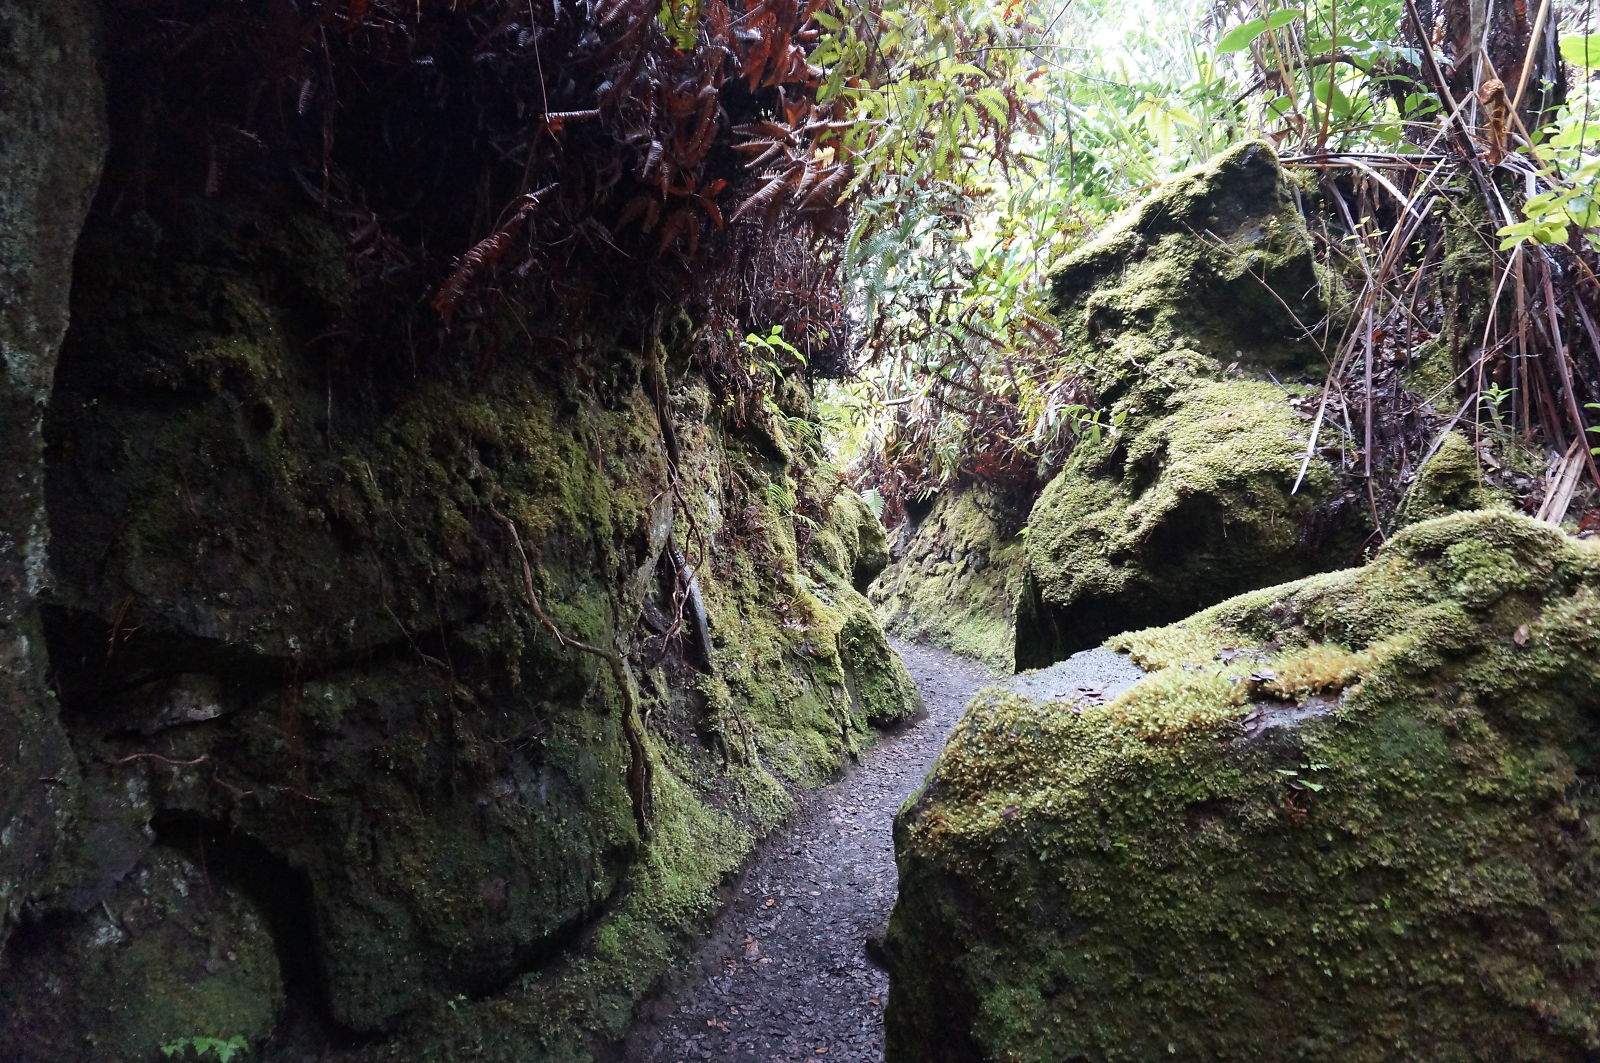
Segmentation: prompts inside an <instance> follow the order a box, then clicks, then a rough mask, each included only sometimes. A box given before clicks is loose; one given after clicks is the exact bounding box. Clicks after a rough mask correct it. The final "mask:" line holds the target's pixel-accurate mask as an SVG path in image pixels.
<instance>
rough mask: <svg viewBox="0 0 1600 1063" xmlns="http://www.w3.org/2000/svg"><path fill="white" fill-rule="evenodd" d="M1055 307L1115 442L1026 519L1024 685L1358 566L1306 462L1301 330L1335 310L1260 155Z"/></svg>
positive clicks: (1123, 241)
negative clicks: (1187, 619)
mask: <svg viewBox="0 0 1600 1063" xmlns="http://www.w3.org/2000/svg"><path fill="white" fill-rule="evenodd" d="M1053 295H1054V300H1055V307H1056V313H1057V316H1058V318H1059V319H1060V321H1061V324H1062V332H1063V337H1064V342H1065V344H1066V348H1067V354H1068V357H1069V358H1070V359H1071V361H1072V362H1073V363H1074V364H1077V365H1081V366H1084V367H1085V371H1086V372H1088V373H1089V374H1090V376H1091V377H1092V378H1094V379H1095V380H1096V382H1097V383H1098V385H1099V386H1100V397H1101V402H1102V405H1103V407H1104V410H1103V414H1102V416H1103V418H1104V419H1105V420H1106V421H1107V422H1109V424H1110V425H1112V426H1115V428H1114V430H1109V431H1106V432H1104V433H1102V434H1101V435H1100V436H1098V437H1096V438H1091V439H1087V440H1085V441H1083V442H1082V443H1080V444H1079V446H1078V447H1077V448H1076V450H1075V451H1074V452H1073V454H1072V456H1071V458H1070V459H1069V460H1068V462H1067V464H1066V466H1065V467H1064V468H1063V469H1062V470H1061V472H1060V473H1059V474H1058V475H1057V476H1056V477H1055V478H1054V479H1053V480H1052V481H1051V482H1050V483H1049V484H1048V485H1047V486H1046V487H1045V489H1044V491H1043V492H1042V494H1041V496H1040V497H1039V500H1038V502H1037V503H1036V504H1035V506H1034V508H1033V512H1032V514H1031V515H1030V516H1029V518H1028V530H1027V563H1026V572H1025V578H1024V580H1023V581H1022V587H1021V591H1020V595H1019V599H1018V604H1017V632H1016V664H1017V666H1018V667H1036V666H1040V665H1044V664H1049V663H1050V662H1052V661H1056V660H1060V659H1062V658H1063V657H1066V656H1067V655H1069V654H1071V653H1073V652H1076V651H1077V650H1081V649H1084V648H1087V647H1089V646H1092V645H1095V644H1096V643H1098V642H1099V641H1100V640H1101V639H1104V638H1105V637H1107V636H1108V635H1111V634H1113V633H1114V632H1117V631H1121V630H1126V629H1128V628H1130V627H1140V626H1145V625H1149V624H1155V623H1166V622H1170V621H1172V620H1175V619H1177V618H1178V617H1181V616H1184V615H1186V614H1187V613H1190V612H1193V611H1194V610H1195V609H1197V608H1201V607H1203V606H1206V605H1210V604H1213V603H1215V602H1217V601H1220V600H1221V599H1223V598H1226V597H1229V596H1231V595H1233V594H1237V593H1239V592H1241V591H1245V590H1248V589H1250V588H1252V587H1260V586H1265V585H1267V584H1271V583H1275V582H1280V581H1282V580H1286V579H1292V578H1294V577H1296V576H1301V575H1305V574H1306V573H1309V572H1312V571H1316V570H1318V569H1320V568H1328V567H1332V566H1336V565H1339V564H1345V563H1349V562H1350V561H1352V560H1353V559H1354V557H1355V552H1356V551H1355V547H1356V546H1357V545H1358V543H1359V540H1360V538H1361V536H1360V535H1350V534H1347V532H1348V530H1349V528H1350V527H1351V526H1352V525H1357V524H1359V523H1360V522H1361V521H1362V520H1363V519H1364V517H1363V515H1362V509H1361V506H1360V505H1359V504H1358V500H1357V499H1356V497H1355V496H1354V495H1353V494H1347V493H1346V492H1345V491H1344V490H1343V489H1342V486H1341V484H1340V481H1339V478H1338V477H1337V476H1336V475H1335V472H1334V470H1333V469H1332V468H1331V466H1330V465H1329V463H1328V461H1327V460H1326V459H1325V458H1324V457H1323V456H1322V455H1320V454H1316V453H1313V454H1311V455H1310V457H1309V459H1308V457H1307V452H1308V450H1309V449H1310V446H1309V430H1310V425H1311V421H1312V413H1311V411H1310V409H1308V407H1312V408H1314V404H1313V403H1311V402H1309V401H1308V396H1309V395H1310V394H1311V393H1312V392H1313V390H1314V388H1315V386H1316V385H1317V384H1318V383H1320V380H1321V372H1322V370H1321V368H1319V367H1320V366H1321V365H1322V356H1321V352H1320V349H1319V347H1318V346H1317V344H1316V343H1315V342H1314V341H1313V339H1312V338H1311V337H1312V329H1311V326H1312V325H1314V324H1316V323H1319V322H1322V321H1323V320H1324V319H1325V318H1326V317H1327V316H1328V315H1329V313H1330V312H1331V311H1330V304H1331V303H1334V302H1337V300H1336V299H1335V298H1334V290H1333V286H1332V285H1331V283H1330V282H1328V281H1326V280H1325V279H1324V278H1323V276H1322V274H1321V272H1320V270H1319V268H1318V267H1317V266H1316V263H1315V261H1314V259H1313V256H1312V249H1311V243H1310V239H1309V237H1308V236H1307V233H1306V229H1305V223H1304V221H1303V219H1302V218H1301V216H1300V214H1299V212H1298V210H1297V209H1296V207H1295V201H1294V197H1293V194H1292V190H1291V187H1290V185H1289V182H1288V180H1287V178H1286V177H1285V176H1284V174H1283V172H1282V170H1281V169H1280V168H1279V166H1278V163H1277V159H1276V157H1275V156H1274V155H1273V153H1272V151H1271V149H1270V148H1268V147H1267V146H1265V145H1262V144H1247V145H1243V146H1241V147H1239V148H1236V149H1234V150H1233V151H1231V152H1228V153H1227V154H1225V155H1222V156H1220V157H1219V158H1217V159H1215V160H1213V161H1212V162H1210V163H1208V164H1206V165H1204V166H1201V167H1198V168H1196V169H1194V170H1192V171H1190V172H1188V173H1186V174H1183V175H1181V176H1179V177H1177V178H1174V179H1173V180H1172V181H1170V182H1169V183H1167V184H1166V185H1164V186H1162V188H1161V189H1160V190H1158V191H1157V192H1156V193H1155V195H1154V196H1152V197H1151V198H1150V199H1149V200H1148V201H1146V202H1145V203H1144V204H1143V205H1141V206H1140V207H1139V208H1138V209H1136V210H1135V211H1133V212H1132V213H1130V214H1129V215H1127V216H1126V217H1124V218H1122V219H1121V220H1119V221H1118V222H1116V223H1114V224H1113V225H1112V226H1111V228H1110V229H1109V230H1108V231H1107V233H1106V234H1105V235H1103V236H1102V237H1101V238H1100V239H1099V240H1097V241H1096V242H1095V243H1094V244H1092V245H1091V246H1089V247H1087V248H1085V249H1084V250H1082V251H1080V252H1078V253H1077V254H1075V255H1074V256H1072V257H1071V258H1069V259H1068V260H1067V262H1066V263H1065V264H1064V265H1063V266H1062V267H1061V269H1060V270H1059V271H1058V272H1057V273H1056V275H1055V277H1054V281H1053Z"/></svg>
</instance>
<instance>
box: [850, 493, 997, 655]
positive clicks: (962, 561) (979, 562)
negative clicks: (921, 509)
mask: <svg viewBox="0 0 1600 1063" xmlns="http://www.w3.org/2000/svg"><path fill="white" fill-rule="evenodd" d="M1017 508H1018V507H1017V503H1016V502H1015V501H1014V500H1012V499H1009V498H1007V497H1006V496H1005V495H1004V494H1002V493H1000V492H999V491H996V490H994V489H992V488H989V487H987V486H984V485H971V486H963V487H958V488H953V489H951V490H949V491H946V492H944V493H942V494H940V495H939V496H938V497H937V498H936V499H934V501H933V505H932V509H931V510H929V512H928V514H927V515H926V516H925V517H923V518H922V519H920V520H917V521H914V522H913V524H912V525H911V526H910V527H909V528H908V529H907V530H905V531H902V532H900V533H899V534H900V535H901V536H902V545H901V547H900V548H899V549H900V554H901V556H900V558H899V560H897V561H896V562H895V563H894V564H893V565H892V566H890V567H889V569H888V570H887V571H885V572H884V574H883V576H882V577H881V578H880V579H879V580H878V581H877V583H875V584H874V585H873V588H872V600H873V602H874V604H875V605H876V606H877V609H878V615H879V616H880V617H881V618H882V620H883V623H884V626H885V627H887V628H888V629H889V630H891V631H893V632H895V633H896V634H898V635H900V636H901V637H903V638H907V639H911V640H913V641H916V642H925V643H928V644H929V645H933V646H939V647H941V648H943V649H946V650H949V651H951V652H952V653H959V654H961V655H962V656H964V657H970V658H972V659H974V660H976V661H980V662H982V663H983V664H985V665H987V666H988V667H989V668H991V669H993V670H995V671H997V672H1005V673H1009V672H1011V671H1012V665H1013V663H1014V660H1013V641H1014V639H1015V624H1016V621H1015V615H1014V601H1015V598H1016V593H1017V583H1018V581H1019V580H1020V578H1021V574H1022V563H1023V545H1022V539H1021V537H1020V536H1019V535H1018V534H1017V528H1018V526H1019V525H1020V524H1021V519H1020V518H1019V517H1018V516H1017V515H1016V510H1017Z"/></svg>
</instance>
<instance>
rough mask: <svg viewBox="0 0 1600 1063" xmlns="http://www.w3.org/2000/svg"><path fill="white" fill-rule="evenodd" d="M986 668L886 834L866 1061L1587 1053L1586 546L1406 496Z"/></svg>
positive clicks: (1597, 733)
mask: <svg viewBox="0 0 1600 1063" xmlns="http://www.w3.org/2000/svg"><path fill="white" fill-rule="evenodd" d="M1116 641H1117V643H1118V644H1119V645H1120V646H1121V647H1123V648H1125V649H1127V650H1129V651H1130V652H1132V654H1133V655H1134V656H1135V658H1136V659H1138V660H1139V661H1140V662H1141V663H1143V664H1145V665H1146V666H1148V667H1152V668H1155V669H1157V671H1156V672H1155V674H1154V675H1152V676H1149V677H1147V678H1146V679H1145V680H1143V681H1142V682H1140V683H1139V684H1137V685H1136V686H1135V687H1133V688H1132V689H1131V690H1129V691H1128V692H1127V693H1126V694H1124V695H1123V696H1122V697H1120V698H1118V699H1117V700H1116V701H1115V702H1113V703H1112V704H1110V705H1108V706H1106V707H1105V708H1104V709H1100V710H1089V711H1086V712H1084V713H1083V714H1082V715H1079V714H1077V713H1075V712H1072V711H1068V710H1067V709H1066V708H1065V707H1063V706H1060V705H1053V704H1044V703H1038V702H1032V701H1028V700H1026V699H1023V698H1019V697H1016V696H1013V695H1008V694H1003V693H999V692H990V693H988V694H985V695H982V696H980V697H979V698H978V699H977V700H976V701H975V702H974V704H973V705H972V706H971V707H970V708H969V709H968V712H967V715H966V717H965V718H964V720H963V722H962V724H961V725H960V726H959V728H958V730H957V732H956V734H955V736H954V737H953V738H952V740H951V743H950V745H949V747H948V748H947V749H946V751H945V752H944V754H943V755H942V756H941V758H940V760H939V762H938V765H937V766H936V768H935V770H934V772H933V774H932V776H931V777H930V780H929V782H928V783H927V785H926V787H925V788H924V790H923V791H922V792H921V793H920V794H919V795H918V796H917V797H916V798H914V799H913V800H912V801H911V802H910V803H908V805H907V807H906V808H905V809H904V810H903V811H902V813H901V816H900V819H899V821H898V823H897V826H896V847H897V852H898V856H899V863H900V872H901V894H900V900H899V902H898V904H897V906H896V909H895V913H894V917H893V920H892V922H891V926H890V938H889V945H890V958H891V977H892V987H893V988H892V991H891V996H890V1002H889V1010H888V1020H887V1021H888V1058H889V1059H890V1060H891V1061H900V1060H919V1061H921V1060H974V1059H982V1060H1007V1061H1045V1060H1061V1059H1095V1060H1136V1059H1137V1060H1147V1059H1155V1058H1163V1059H1165V1058H1172V1059H1195V1060H1197V1059H1229V1060H1249V1059H1263V1060H1276V1059H1325V1060H1334V1059H1338V1060H1341V1061H1343V1060H1374V1061H1376V1060H1391V1059H1397V1058H1406V1059H1425V1060H1464V1059H1507V1060H1574V1061H1576V1060H1584V1059H1593V1058H1595V1056H1596V1053H1600V1019H1597V1016H1596V1013H1595V1010H1594V1007H1593V1002H1594V1000H1595V999H1597V996H1600V900H1597V897H1600V892H1597V889H1596V886H1597V884H1600V839H1597V836H1596V834H1595V831H1594V825H1595V821H1596V817H1597V815H1600V792H1597V789H1596V787H1595V785H1594V781H1593V780H1594V779H1595V777H1596V775H1597V773H1600V717H1597V716H1596V712H1595V708H1596V703H1597V691H1600V652H1597V651H1600V544H1596V543H1593V542H1583V541H1577V540H1572V539H1568V538H1566V537H1565V536H1563V535H1562V534H1561V533H1560V532H1559V531H1557V530H1555V529H1553V528H1550V527H1548V526H1546V525H1542V524H1538V523H1535V522H1533V521H1531V520H1527V519H1525V518H1520V517H1515V516H1512V515H1509V514H1505V513H1499V512H1478V513H1468V514H1461V515H1455V516H1448V517H1444V518H1440V519H1437V520H1432V521H1427V522H1424V523H1421V524H1418V525H1415V526H1413V527H1411V528H1409V529H1407V530H1406V531H1405V532H1403V533H1402V534H1400V535H1398V536H1397V537H1396V538H1395V539H1394V540H1392V541H1391V542H1390V543H1389V544H1388V545H1387V546H1386V547H1385V548H1384V549H1383V550H1382V551H1381V553H1380V554H1379V556H1378V557H1377V558H1376V559H1375V560H1374V561H1373V562H1371V563H1370V564H1368V565H1367V566H1365V567H1363V568H1360V569H1354V570H1348V571H1342V572H1335V573H1330V574H1326V575H1321V576H1313V577H1310V578H1307V579H1305V580H1302V581H1300V582H1297V583H1292V584H1288V585H1285V586H1281V587H1275V588H1269V589H1266V590H1262V591H1256V592H1252V593H1249V594H1246V595H1243V596H1241V597H1239V598H1235V599H1233V600H1231V601H1228V602H1225V603H1223V604H1222V605H1219V606H1217V607H1215V608H1212V609H1210V610H1207V611H1206V612H1204V613H1201V614H1199V615H1197V616H1195V617H1193V618H1191V619H1189V620H1186V621H1184V622H1182V623H1180V624H1177V625H1174V626H1172V627H1168V628H1162V629H1156V630H1147V631H1142V632H1137V633H1134V634H1131V635H1128V636H1125V637H1123V638H1121V639H1118V640H1116Z"/></svg>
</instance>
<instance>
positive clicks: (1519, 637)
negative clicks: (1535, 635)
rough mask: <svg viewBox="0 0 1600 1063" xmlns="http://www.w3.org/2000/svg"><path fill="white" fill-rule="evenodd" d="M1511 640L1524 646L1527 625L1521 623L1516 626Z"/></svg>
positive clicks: (1526, 637) (1525, 643)
mask: <svg viewBox="0 0 1600 1063" xmlns="http://www.w3.org/2000/svg"><path fill="white" fill-rule="evenodd" d="M1511 641H1512V642H1515V643H1516V644H1517V645H1518V646H1526V645H1527V644H1528V625H1527V624H1523V625H1522V626H1521V627H1519V628H1517V631H1516V634H1514V635H1512V636H1511Z"/></svg>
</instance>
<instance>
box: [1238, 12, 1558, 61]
mask: <svg viewBox="0 0 1600 1063" xmlns="http://www.w3.org/2000/svg"><path fill="white" fill-rule="evenodd" d="M1265 32H1267V20H1266V19H1264V18H1253V19H1251V20H1250V21H1249V22H1246V23H1245V24H1244V25H1242V26H1236V27H1234V28H1233V29H1232V30H1230V31H1229V32H1228V33H1227V34H1226V35H1224V36H1223V38H1222V40H1220V41H1218V42H1217V51H1218V53H1222V52H1237V51H1239V50H1240V49H1243V48H1248V47H1250V45H1252V44H1254V43H1255V39H1256V38H1257V37H1259V36H1261V35H1262V34H1263V33H1265ZM1562 43H1563V44H1564V43H1565V42H1562Z"/></svg>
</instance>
